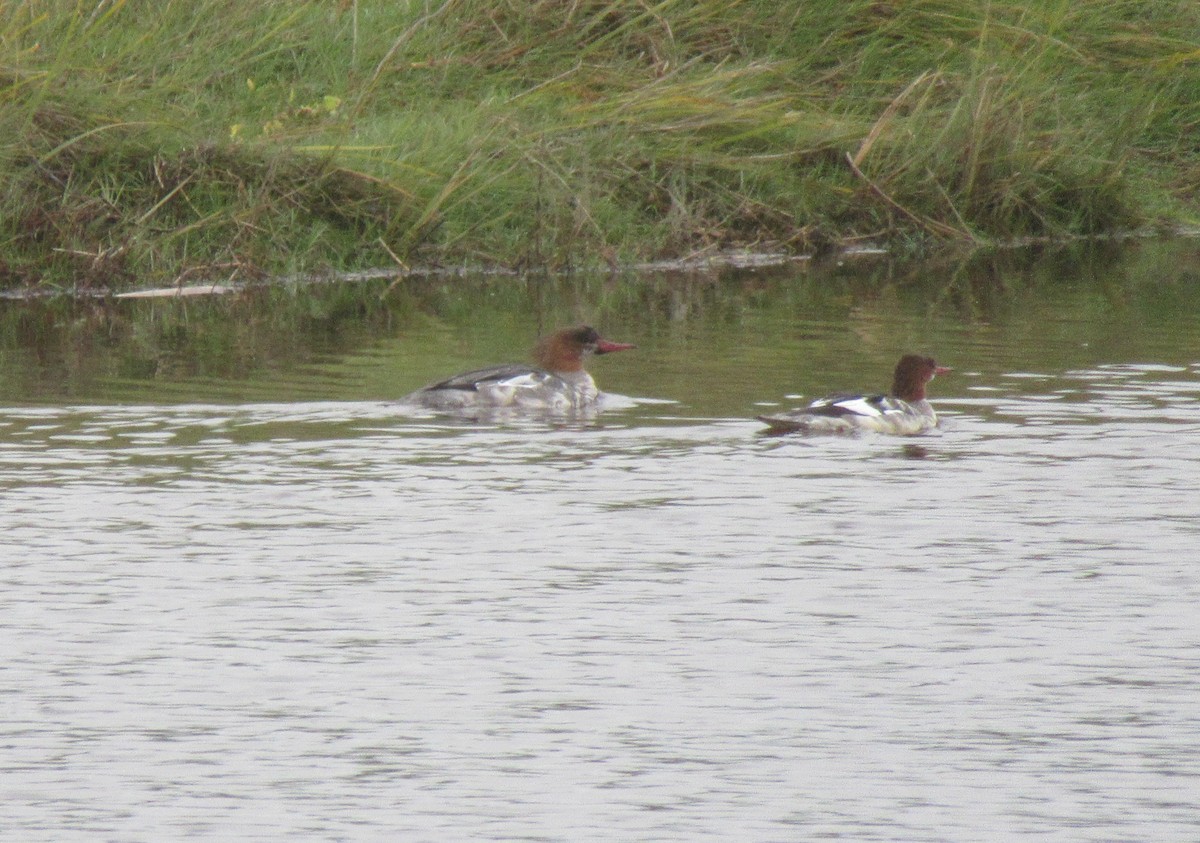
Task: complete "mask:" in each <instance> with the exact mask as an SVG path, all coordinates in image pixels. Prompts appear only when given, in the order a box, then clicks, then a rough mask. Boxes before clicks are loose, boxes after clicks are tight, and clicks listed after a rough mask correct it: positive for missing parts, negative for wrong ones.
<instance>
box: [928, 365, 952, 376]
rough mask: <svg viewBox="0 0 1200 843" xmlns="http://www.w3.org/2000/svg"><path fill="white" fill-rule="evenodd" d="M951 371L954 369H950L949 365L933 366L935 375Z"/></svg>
mask: <svg viewBox="0 0 1200 843" xmlns="http://www.w3.org/2000/svg"><path fill="white" fill-rule="evenodd" d="M953 371H954V370H953V369H951V368H950V367H949V366H934V367H933V373H934V374H935V375H944V374H946V373H947V372H953Z"/></svg>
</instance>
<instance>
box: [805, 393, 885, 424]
mask: <svg viewBox="0 0 1200 843" xmlns="http://www.w3.org/2000/svg"><path fill="white" fill-rule="evenodd" d="M887 404H888V396H886V395H846V394H839V395H829V396H827V397H825V398H820V399H818V400H816V401H814V402H813V403H812V404H810V405H808V406H807V407H805V408H804V409H803V410H800V411H799V412H801V413H804V414H805V415H809V416H831V417H834V418H836V417H840V416H878V415H880V414H882V413H884V412H886V411H887V409H888V408H887Z"/></svg>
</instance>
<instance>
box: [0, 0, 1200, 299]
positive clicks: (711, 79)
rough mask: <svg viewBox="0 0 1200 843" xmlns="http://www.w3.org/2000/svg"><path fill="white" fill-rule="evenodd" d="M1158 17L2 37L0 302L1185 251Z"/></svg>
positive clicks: (613, 0)
mask: <svg viewBox="0 0 1200 843" xmlns="http://www.w3.org/2000/svg"><path fill="white" fill-rule="evenodd" d="M1197 33H1200V6H1197V5H1196V4H1194V3H1187V2H1168V0H1075V1H1074V2H1068V0H1047V1H1046V2H1039V3H1034V2H1027V3H1015V2H1008V3H1004V2H984V1H983V0H872V2H866V1H865V0H812V2H802V3H801V2H796V3H780V2H778V0H722V2H716V1H715V0H689V1H688V2H684V0H657V2H655V0H440V2H439V0H410V2H407V3H403V2H394V0H388V2H385V0H357V1H355V0H340V2H333V0H319V1H318V0H261V1H260V2H255V3H241V2H236V0H188V2H182V0H125V2H120V0H116V2H108V3H99V4H97V3H83V2H67V0H41V1H40V2H34V0H26V2H10V3H6V4H3V5H0V86H2V87H0V91H2V93H0V187H2V190H0V285H2V286H15V285H21V284H43V285H58V286H100V287H109V286H122V285H127V284H128V283H131V282H133V281H135V280H137V281H139V282H146V281H154V280H158V281H178V280H183V281H187V280H190V279H199V278H205V279H210V278H218V279H222V278H233V279H247V278H254V277H262V276H264V275H274V274H280V273H289V272H302V271H320V270H327V269H333V270H337V269H349V268H360V267H369V266H370V267H374V266H381V265H388V264H390V263H391V262H393V261H394V260H399V261H402V262H405V263H408V264H422V263H453V264H458V263H503V264H509V265H536V266H548V267H565V266H572V265H578V264H594V263H599V262H602V261H608V262H614V261H627V260H634V259H644V258H657V257H670V256H682V255H687V254H692V253H694V252H697V251H702V250H715V249H720V248H726V247H734V246H748V247H751V248H785V249H794V250H812V249H819V248H821V247H823V246H825V245H828V244H833V243H837V242H840V241H844V240H847V239H850V238H862V237H870V238H875V239H877V240H881V241H885V242H890V243H893V244H897V243H921V244H928V243H930V242H933V243H937V242H941V241H947V240H949V241H967V242H980V243H989V242H1003V241H1008V240H1012V239H1016V238H1024V237H1048V238H1064V237H1073V236H1091V235H1098V234H1104V233H1109V232H1114V231H1122V230H1128V229H1131V228H1142V227H1147V226H1154V225H1175V224H1190V223H1193V222H1194V221H1195V219H1196V208H1197V199H1198V196H1200V191H1198V190H1197V186H1198V184H1200V144H1197V142H1196V140H1195V138H1196V137H1197V129H1200V35H1197Z"/></svg>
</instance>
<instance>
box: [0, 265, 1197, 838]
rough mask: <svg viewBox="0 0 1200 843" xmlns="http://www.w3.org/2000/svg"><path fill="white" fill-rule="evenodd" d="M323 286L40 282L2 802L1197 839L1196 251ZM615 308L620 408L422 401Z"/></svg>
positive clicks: (0, 831)
mask: <svg viewBox="0 0 1200 843" xmlns="http://www.w3.org/2000/svg"><path fill="white" fill-rule="evenodd" d="M385 286H386V285H385ZM281 301H282V303H281ZM288 301H289V300H286V299H280V298H278V297H272V296H267V297H266V300H265V301H263V300H260V299H257V298H254V297H250V298H248V299H247V300H238V301H230V302H214V303H211V304H203V303H196V302H193V303H189V304H186V305H180V304H170V305H168V304H164V303H137V304H135V303H120V304H116V305H109V306H104V307H100V306H95V305H81V306H79V307H54V306H41V305H30V304H27V303H25V304H20V303H13V304H9V305H5V308H6V310H5V312H4V314H3V316H2V319H0V328H2V329H3V337H4V338H3V340H2V342H3V345H2V346H0V363H2V364H3V372H4V374H3V376H2V378H3V380H2V381H0V397H2V399H3V401H4V402H5V405H4V409H3V410H2V411H0V490H2V493H3V500H4V506H3V508H2V510H0V554H2V557H3V558H2V562H0V577H2V580H3V583H2V588H0V648H2V651H3V653H4V658H3V660H2V661H0V700H3V710H4V712H5V715H4V717H3V719H2V720H0V837H3V838H4V839H6V840H9V839H10V840H21V841H71V840H80V841H83V840H86V841H92V840H121V841H161V840H181V839H201V840H205V839H206V840H230V839H239V840H284V839H286V840H347V841H358V840H362V841H375V840H405V841H409V840H412V841H420V840H429V841H442V840H468V839H472V840H572V841H574V840H588V841H593V840H614V841H617V840H619V841H626V840H639V841H651V840H689V841H690V840H721V841H726V840H760V841H794V840H814V839H828V838H834V839H845V840H854V841H875V840H887V841H975V840H979V841H985V840H1011V839H1014V838H1023V837H1029V838H1037V839H1046V840H1083V841H1150V840H1153V841H1192V840H1195V839H1197V836H1198V835H1200V796H1198V795H1200V612H1198V610H1197V607H1198V606H1200V572H1198V567H1197V566H1198V560H1200V421H1198V415H1197V411H1198V408H1200V247H1198V246H1197V245H1196V244H1193V243H1167V244H1148V243H1142V244H1134V245H1130V246H1126V247H1124V248H1121V249H1114V248H1112V247H1108V248H1098V249H1085V248H1083V247H1080V248H1078V249H1075V250H1072V251H1070V252H1067V253H1060V254H1055V255H1043V256H1007V257H1004V258H1003V259H997V260H992V261H986V260H976V261H974V262H972V263H969V264H967V265H965V266H956V265H951V264H946V265H932V264H924V265H917V266H908V267H901V266H896V265H892V264H889V263H887V262H885V261H883V260H882V259H879V258H874V259H867V258H863V259H858V260H855V261H848V262H846V263H845V264H844V265H834V266H828V267H809V266H807V265H796V266H791V267H786V268H783V269H778V270H772V271H770V272H750V273H732V272H726V273H717V274H714V275H696V276H689V277H684V276H665V275H664V276H659V277H655V278H647V279H640V280H638V279H623V280H622V279H617V280H612V279H591V280H584V281H576V282H572V281H567V280H561V279H560V280H557V281H550V282H543V283H537V284H535V283H533V282H523V281H518V280H515V279H491V280H480V281H468V280H457V279H455V280H443V281H434V282H428V283H423V284H421V285H413V288H412V289H408V288H403V289H398V288H394V289H392V290H391V291H390V292H389V293H386V295H384V294H383V293H382V288H379V289H373V290H370V291H363V290H359V291H357V292H354V293H330V294H328V295H327V296H326V297H325V298H323V299H321V300H319V301H317V302H312V301H308V300H307V299H306V297H304V296H301V297H300V300H299V301H296V302H293V303H291V304H289V303H288ZM582 318H587V319H588V320H589V321H593V322H595V323H596V324H597V326H598V327H600V328H601V329H602V330H603V331H604V332H605V333H606V334H609V335H611V337H612V338H613V339H618V340H625V341H631V342H636V343H638V345H639V348H638V350H636V351H630V352H624V353H622V354H619V355H612V356H608V357H605V358H602V359H599V360H596V361H595V362H594V364H593V366H592V367H591V370H592V372H593V374H594V375H595V376H596V378H597V380H598V381H599V383H600V385H601V387H602V388H603V389H606V390H608V391H611V392H614V393H618V394H621V395H625V396H629V397H631V399H636V400H629V401H627V402H623V404H622V406H620V407H619V408H618V409H615V410H613V411H611V412H607V413H605V414H602V415H601V416H599V417H598V418H597V419H595V420H593V421H590V422H584V423H576V424H561V423H546V422H539V421H536V420H533V421H524V422H515V423H509V424H500V425H487V424H480V423H470V422H458V421H454V420H449V419H443V418H437V417H433V416H412V415H408V414H406V413H405V412H404V411H403V410H402V409H401V408H399V407H398V406H397V405H396V404H395V403H393V402H392V401H391V399H392V398H394V397H395V396H398V395H400V394H402V393H404V392H407V391H409V390H411V389H413V388H415V387H417V386H420V385H421V384H422V383H425V382H427V381H429V380H431V379H432V378H434V377H437V376H439V375H444V374H450V373H453V372H454V371H457V370H461V369H464V368H469V367H472V366H476V365H480V364H484V363H490V362H500V361H503V360H507V359H513V358H519V357H520V356H521V355H522V353H523V349H525V348H526V347H527V346H528V345H529V344H530V343H531V342H532V339H533V338H534V336H536V334H537V332H538V329H539V326H542V327H547V326H550V325H553V324H560V323H568V322H571V321H576V320H577V319H582ZM908 350H917V351H923V352H927V353H931V354H934V355H936V356H937V357H938V359H939V362H943V363H945V364H948V365H951V366H953V367H954V368H955V371H954V372H953V373H952V374H950V375H947V376H944V377H941V378H939V379H938V380H937V381H936V382H935V383H934V384H933V385H932V390H931V393H932V397H933V400H934V403H935V406H936V407H937V408H938V410H939V413H940V414H941V415H942V416H943V418H944V426H943V429H942V430H941V431H940V432H938V433H937V434H935V435H931V436H926V437H920V438H916V439H897V438H888V437H883V436H864V437H861V438H803V437H778V438H764V437H762V436H760V435H759V430H760V425H759V424H758V423H757V422H755V421H753V419H752V417H753V415H754V414H755V413H756V412H762V411H763V410H764V409H768V408H771V407H777V406H780V405H786V406H791V405H794V404H798V403H800V401H801V400H802V398H801V396H804V397H805V398H809V397H813V396H815V395H817V394H820V393H821V392H823V391H832V390H838V389H846V388H851V387H862V388H869V389H878V388H882V387H885V386H886V385H887V382H888V380H889V372H890V368H891V366H892V364H893V363H894V362H895V359H896V357H897V356H898V355H899V353H901V352H903V351H908Z"/></svg>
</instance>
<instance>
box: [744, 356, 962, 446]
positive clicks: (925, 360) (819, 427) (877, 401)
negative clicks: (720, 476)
mask: <svg viewBox="0 0 1200 843" xmlns="http://www.w3.org/2000/svg"><path fill="white" fill-rule="evenodd" d="M949 371H950V369H949V368H948V367H946V366H939V365H938V364H937V362H936V361H935V360H934V359H933V358H932V357H922V356H920V355H918V354H906V355H904V356H903V357H901V358H900V362H899V363H897V364H896V371H895V374H894V376H893V380H892V391H891V393H890V394H889V395H845V394H839V395H830V396H827V397H825V398H821V399H819V400H817V401H814V402H813V403H811V404H809V405H808V406H807V407H802V408H800V409H798V410H792V411H791V412H787V413H780V414H779V415H774V416H759V417H758V419H759V421H764V422H766V423H767V424H768V425H769V426H770V427H769V429H768V430H767V431H766V432H767V433H769V434H779V433H794V432H801V433H854V432H856V431H859V430H873V431H876V432H878V433H894V434H898V435H902V436H912V435H914V434H918V433H924V432H926V431H927V430H931V429H933V428H934V427H937V423H938V420H937V415H936V414H935V413H934V412H933V407H932V406H930V404H929V401H928V400H926V398H925V385H926V384H927V383H929V382H930V381H931V380H933V379H934V377H935V376H937V375H943V374H945V373H946V372H949Z"/></svg>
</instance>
